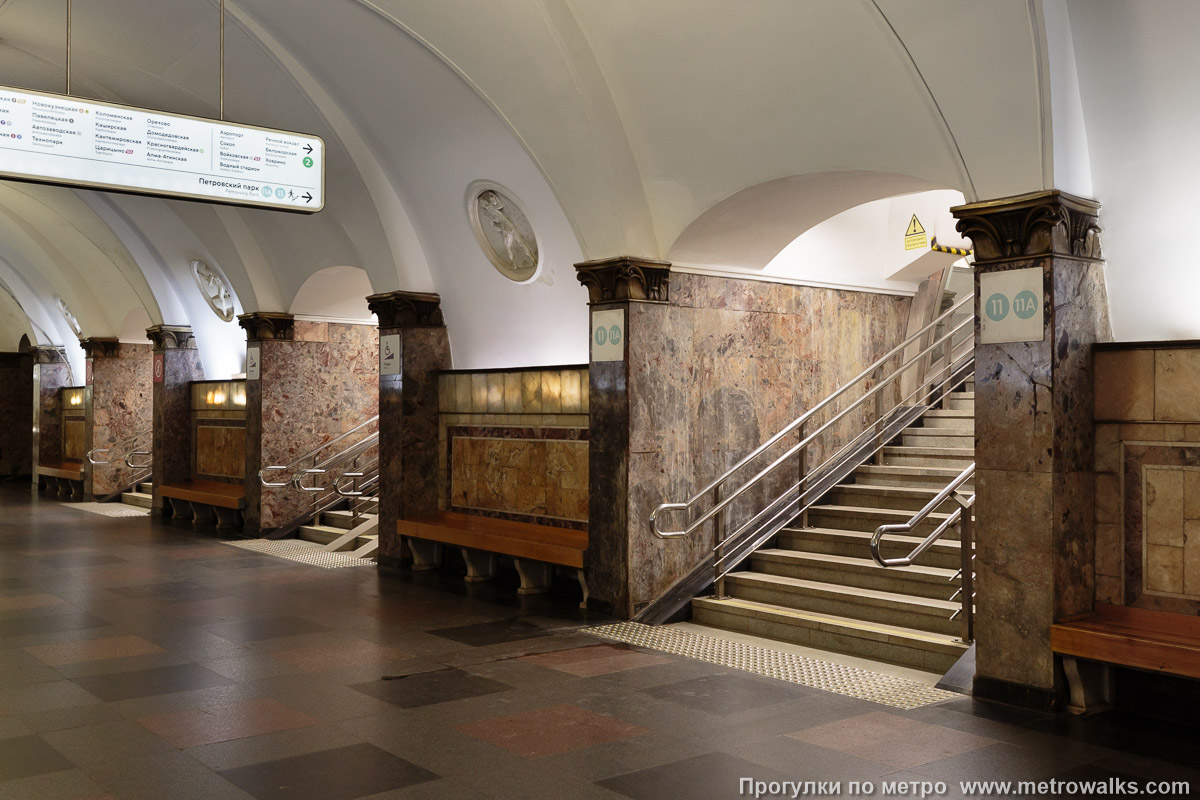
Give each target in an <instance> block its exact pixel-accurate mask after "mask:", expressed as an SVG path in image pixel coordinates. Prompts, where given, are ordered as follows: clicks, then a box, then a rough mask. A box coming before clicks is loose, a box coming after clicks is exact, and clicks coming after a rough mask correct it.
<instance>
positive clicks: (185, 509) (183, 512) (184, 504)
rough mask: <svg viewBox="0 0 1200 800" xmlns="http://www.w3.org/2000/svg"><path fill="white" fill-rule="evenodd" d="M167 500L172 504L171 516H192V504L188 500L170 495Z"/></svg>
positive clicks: (181, 517)
mask: <svg viewBox="0 0 1200 800" xmlns="http://www.w3.org/2000/svg"><path fill="white" fill-rule="evenodd" d="M166 501H167V502H168V503H170V504H171V516H172V517H174V518H175V519H191V518H192V504H191V503H189V502H188V501H187V500H183V499H181V498H178V497H168V498H166Z"/></svg>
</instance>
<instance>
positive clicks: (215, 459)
mask: <svg viewBox="0 0 1200 800" xmlns="http://www.w3.org/2000/svg"><path fill="white" fill-rule="evenodd" d="M196 477H198V478H204V479H212V478H230V479H237V480H239V481H240V480H242V479H244V478H245V477H246V428H245V427H244V426H239V427H233V426H228V425H197V426H196Z"/></svg>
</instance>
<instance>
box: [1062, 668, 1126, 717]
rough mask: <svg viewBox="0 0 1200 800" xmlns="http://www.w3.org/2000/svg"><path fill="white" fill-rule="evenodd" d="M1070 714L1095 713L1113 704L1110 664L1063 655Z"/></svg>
mask: <svg viewBox="0 0 1200 800" xmlns="http://www.w3.org/2000/svg"><path fill="white" fill-rule="evenodd" d="M1062 663H1063V672H1064V673H1066V676H1067V688H1068V690H1069V691H1070V701H1069V704H1068V705H1067V710H1068V711H1070V712H1071V713H1072V714H1097V713H1099V712H1101V711H1107V710H1108V709H1110V708H1112V706H1113V674H1112V665H1111V664H1103V663H1100V662H1097V661H1083V660H1079V659H1076V658H1074V657H1072V656H1063V660H1062Z"/></svg>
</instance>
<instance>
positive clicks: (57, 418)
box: [30, 345, 72, 486]
mask: <svg viewBox="0 0 1200 800" xmlns="http://www.w3.org/2000/svg"><path fill="white" fill-rule="evenodd" d="M30 353H31V355H32V356H33V399H34V403H35V407H34V409H33V413H34V428H33V470H34V475H33V483H34V485H35V486H36V485H37V483H38V476H37V468H38V466H39V465H50V464H52V465H58V464H61V463H62V460H63V449H62V417H61V415H60V411H61V409H60V405H61V400H60V397H61V395H60V394H59V389H62V388H63V387H64V386H70V385H71V379H72V375H71V365H70V364H68V363H67V356H66V353H64V352H63V349H62V348H61V347H54V346H52V345H44V346H42V345H39V346H37V347H34V348H32V349H31V350H30Z"/></svg>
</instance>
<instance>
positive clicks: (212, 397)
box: [192, 380, 246, 411]
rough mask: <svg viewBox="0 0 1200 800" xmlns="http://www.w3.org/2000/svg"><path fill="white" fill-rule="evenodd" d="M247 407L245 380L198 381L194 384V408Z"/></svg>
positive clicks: (231, 409) (228, 408) (223, 409)
mask: <svg viewBox="0 0 1200 800" xmlns="http://www.w3.org/2000/svg"><path fill="white" fill-rule="evenodd" d="M245 407H246V383H245V381H241V380H232V381H196V382H195V383H193V384H192V409H193V410H196V411H237V410H241V409H243V408H245Z"/></svg>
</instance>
